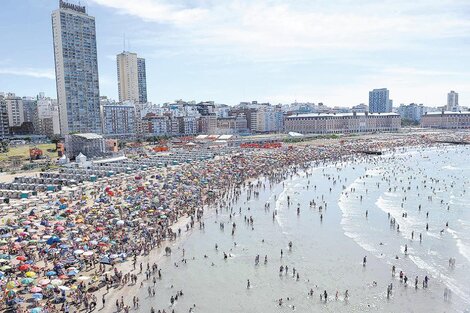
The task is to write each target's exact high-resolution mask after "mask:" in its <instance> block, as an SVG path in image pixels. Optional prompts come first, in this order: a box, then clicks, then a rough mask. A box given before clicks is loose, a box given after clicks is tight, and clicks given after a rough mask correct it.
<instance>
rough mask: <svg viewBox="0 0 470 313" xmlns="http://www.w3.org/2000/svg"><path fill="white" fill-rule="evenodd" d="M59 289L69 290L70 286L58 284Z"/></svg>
mask: <svg viewBox="0 0 470 313" xmlns="http://www.w3.org/2000/svg"><path fill="white" fill-rule="evenodd" d="M58 288H59V289H60V290H63V291H69V290H70V288H69V287H66V286H59V287H58Z"/></svg>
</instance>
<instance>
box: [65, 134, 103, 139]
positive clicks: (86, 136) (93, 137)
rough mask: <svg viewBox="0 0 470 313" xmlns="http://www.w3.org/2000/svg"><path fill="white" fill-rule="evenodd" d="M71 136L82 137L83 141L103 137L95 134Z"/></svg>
mask: <svg viewBox="0 0 470 313" xmlns="http://www.w3.org/2000/svg"><path fill="white" fill-rule="evenodd" d="M72 136H77V137H82V138H85V139H103V136H101V135H98V134H95V133H83V134H73V135H72Z"/></svg>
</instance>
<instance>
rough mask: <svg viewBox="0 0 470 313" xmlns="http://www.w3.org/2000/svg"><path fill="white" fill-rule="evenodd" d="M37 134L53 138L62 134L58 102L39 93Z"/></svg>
mask: <svg viewBox="0 0 470 313" xmlns="http://www.w3.org/2000/svg"><path fill="white" fill-rule="evenodd" d="M36 131H37V133H38V134H39V135H46V136H49V137H50V136H53V135H59V134H60V121H59V105H58V103H57V100H55V99H51V98H49V97H46V96H45V95H44V93H42V92H41V93H39V95H38V98H37V130H36Z"/></svg>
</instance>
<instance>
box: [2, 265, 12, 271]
mask: <svg viewBox="0 0 470 313" xmlns="http://www.w3.org/2000/svg"><path fill="white" fill-rule="evenodd" d="M9 269H11V266H9V265H4V266H2V267H0V270H2V271H6V270H9Z"/></svg>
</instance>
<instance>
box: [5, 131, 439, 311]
mask: <svg viewBox="0 0 470 313" xmlns="http://www.w3.org/2000/svg"><path fill="white" fill-rule="evenodd" d="M430 143H431V141H430V140H429V139H428V138H426V137H423V136H406V137H400V138H396V139H395V140H393V141H389V140H382V139H380V138H377V139H368V140H362V139H354V140H350V141H332V142H331V143H328V144H327V145H308V144H305V145H294V146H287V147H283V148H279V149H266V150H238V151H237V152H234V153H233V154H231V155H228V156H223V157H217V158H215V159H211V160H205V161H197V162H192V163H189V164H183V165H178V166H174V167H168V168H166V169H164V170H162V169H150V170H147V171H145V172H142V171H141V172H138V173H134V174H132V175H127V176H122V177H119V178H118V179H112V178H111V179H106V180H100V181H98V182H97V183H95V184H93V185H91V186H90V185H81V186H80V188H79V190H78V192H75V193H74V194H68V195H64V194H56V193H50V194H49V195H48V197H47V198H46V197H44V198H42V200H38V201H35V202H31V203H29V204H25V205H23V206H22V207H21V208H20V209H19V210H18V211H14V212H12V210H10V211H9V213H8V214H7V215H4V217H3V220H2V223H1V226H0V238H1V239H0V244H1V246H0V284H1V291H2V293H1V300H2V301H1V305H2V309H8V310H10V311H12V312H14V311H16V312H34V313H37V312H58V311H62V312H75V311H78V310H82V309H85V310H86V311H89V310H92V309H94V308H95V307H96V306H97V301H98V300H97V299H99V298H101V305H102V307H103V308H104V309H106V310H108V308H109V310H112V308H111V307H112V306H113V303H109V302H110V301H107V299H108V297H111V295H112V293H113V290H114V289H115V288H121V287H123V286H140V287H145V286H147V287H148V290H149V291H148V292H149V295H152V294H153V295H154V294H155V291H154V288H155V285H156V284H157V283H158V280H159V279H161V277H162V275H164V274H165V273H162V271H161V269H160V268H159V267H158V265H157V264H156V263H154V264H150V263H147V264H145V263H144V262H142V258H143V257H145V256H148V255H149V254H150V253H151V251H154V250H155V249H159V248H160V249H162V250H164V251H165V253H167V254H171V252H172V251H171V248H170V246H169V244H168V242H170V241H173V240H177V238H178V237H179V236H181V235H182V233H183V232H186V231H190V230H191V229H192V228H193V227H194V226H195V223H197V222H201V220H202V218H203V214H204V211H205V210H207V208H214V209H215V208H219V209H221V208H223V207H224V206H228V205H230V204H231V203H235V202H236V201H238V199H239V197H240V194H241V190H243V189H244V188H248V189H250V188H251V189H252V190H254V192H253V193H251V196H253V197H256V188H255V186H253V185H252V184H251V183H250V180H251V179H255V178H257V177H260V176H264V177H269V179H270V181H271V182H281V181H283V180H284V179H286V178H288V177H289V175H293V174H294V173H296V172H297V171H299V170H300V169H306V168H308V167H310V166H311V165H312V162H313V163H316V164H320V163H325V162H340V161H342V160H345V159H348V158H351V157H354V155H356V154H357V153H358V151H379V150H383V149H389V150H390V149H395V148H397V147H403V146H406V145H422V144H424V145H429V144H430ZM298 214H300V211H298ZM273 218H274V215H273ZM246 223H248V224H250V225H251V226H252V227H254V225H253V223H254V222H253V220H252V219H251V220H250V219H248V220H247V221H246ZM199 225H200V227H203V225H204V224H203V223H199ZM221 227H222V226H221ZM235 232H236V225H235V223H233V225H232V234H234V233H235ZM216 248H217V247H216ZM281 253H282V252H281ZM259 261H260V260H259V256H257V257H256V260H255V262H256V264H258V263H259ZM264 262H265V263H266V262H267V256H266V257H265V258H264ZM145 266H146V270H145V271H144V267H145ZM285 272H286V273H287V267H286V268H285ZM293 275H296V277H297V279H299V273H298V272H297V273H295V269H294V274H293ZM247 287H248V288H250V281H248V282H247ZM181 296H183V292H182V291H178V292H177V293H176V294H175V296H173V297H172V299H171V302H172V304H173V303H174V302H175V301H177V299H178V297H181ZM324 297H325V299H326V298H327V295H326V291H325V295H324ZM280 303H282V300H280ZM131 307H132V308H133V309H136V308H138V307H139V298H138V297H137V296H135V295H129V297H126V298H121V299H116V302H115V310H117V311H124V312H128V311H129V310H130V309H131ZM189 309H190V310H195V308H194V307H191V308H189ZM152 310H153V311H154V312H155V309H154V308H153V307H152ZM171 311H172V310H170V311H169V312H171ZM158 312H166V311H164V309H163V311H160V310H158Z"/></svg>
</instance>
